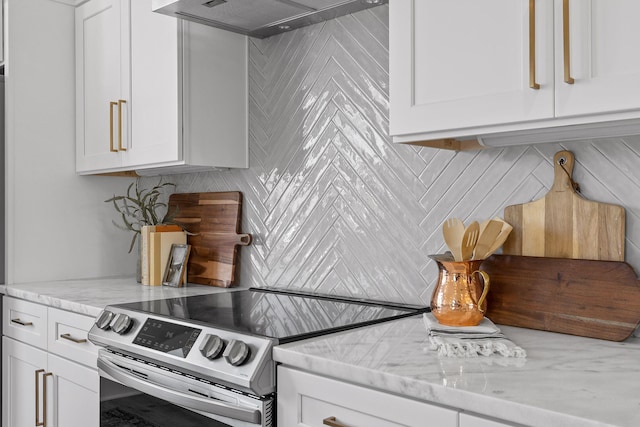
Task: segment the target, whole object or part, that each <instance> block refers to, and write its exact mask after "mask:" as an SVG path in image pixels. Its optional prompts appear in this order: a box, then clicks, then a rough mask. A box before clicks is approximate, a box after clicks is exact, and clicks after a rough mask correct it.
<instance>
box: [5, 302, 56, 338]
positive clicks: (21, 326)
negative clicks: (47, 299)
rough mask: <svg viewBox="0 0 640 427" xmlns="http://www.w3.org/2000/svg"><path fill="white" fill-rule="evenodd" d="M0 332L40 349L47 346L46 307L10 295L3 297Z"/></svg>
mask: <svg viewBox="0 0 640 427" xmlns="http://www.w3.org/2000/svg"><path fill="white" fill-rule="evenodd" d="M2 313H3V314H2V316H3V318H2V333H3V334H4V335H6V336H8V337H11V338H14V339H16V340H18V341H22V342H24V343H27V344H31V345H33V346H35V347H39V348H42V349H46V348H47V307H46V306H44V305H40V304H36V303H33V302H29V301H23V300H19V299H15V298H11V297H5V298H3V310H2Z"/></svg>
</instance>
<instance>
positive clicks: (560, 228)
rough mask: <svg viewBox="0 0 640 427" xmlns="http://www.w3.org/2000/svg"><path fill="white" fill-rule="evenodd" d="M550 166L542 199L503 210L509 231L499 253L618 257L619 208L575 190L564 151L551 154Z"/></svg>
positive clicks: (571, 162)
mask: <svg viewBox="0 0 640 427" xmlns="http://www.w3.org/2000/svg"><path fill="white" fill-rule="evenodd" d="M553 164H554V181H553V186H552V187H551V190H549V192H548V193H547V194H546V195H545V196H544V197H543V198H541V199H538V200H535V201H533V202H530V203H524V204H520V205H513V206H507V207H506V208H505V210H504V218H505V220H506V221H507V222H508V223H509V224H511V225H512V226H513V231H512V232H511V234H510V235H509V238H508V239H507V241H506V242H505V243H504V246H503V250H502V253H503V254H508V255H524V256H537V257H555V258H573V259H589V260H606V261H624V243H625V211H624V208H623V207H622V206H618V205H613V204H608V203H598V202H594V201H591V200H586V199H584V198H583V197H582V196H580V195H579V194H578V193H576V191H575V190H574V189H573V185H572V180H571V176H572V173H573V166H574V157H573V154H572V153H571V152H570V151H559V152H558V153H556V155H555V156H554V158H553ZM563 166H564V169H563Z"/></svg>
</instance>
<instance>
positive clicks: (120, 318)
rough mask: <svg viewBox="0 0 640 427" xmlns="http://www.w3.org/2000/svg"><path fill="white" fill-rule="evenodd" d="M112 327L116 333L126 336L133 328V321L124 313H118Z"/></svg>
mask: <svg viewBox="0 0 640 427" xmlns="http://www.w3.org/2000/svg"><path fill="white" fill-rule="evenodd" d="M110 326H111V329H113V331H114V332H115V333H117V334H120V335H124V334H126V333H127V332H129V330H130V329H131V327H132V326H133V320H132V319H131V318H130V317H129V316H127V315H126V314H124V313H118V314H116V315H115V316H114V318H113V320H112V321H111V324H110Z"/></svg>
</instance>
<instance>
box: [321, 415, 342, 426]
mask: <svg viewBox="0 0 640 427" xmlns="http://www.w3.org/2000/svg"><path fill="white" fill-rule="evenodd" d="M322 424H323V425H325V426H329V427H347V426H346V425H344V424H342V423H341V422H338V420H337V419H336V417H327V418H325V419H324V420H322Z"/></svg>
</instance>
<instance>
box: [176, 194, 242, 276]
mask: <svg viewBox="0 0 640 427" xmlns="http://www.w3.org/2000/svg"><path fill="white" fill-rule="evenodd" d="M169 211H170V212H177V213H176V216H175V218H174V221H175V222H176V223H177V224H180V225H182V226H183V227H184V229H185V230H187V231H188V232H190V233H192V234H190V235H188V236H187V243H188V244H190V245H191V253H190V255H189V261H188V263H187V280H188V282H189V283H198V284H201V285H210V286H220V287H224V288H227V287H230V286H232V285H233V284H234V282H235V270H236V265H237V263H238V246H247V245H249V244H250V243H251V240H252V237H251V235H250V234H242V233H241V232H240V219H241V218H242V193H240V192H237V191H229V192H220V193H175V194H172V195H171V196H169Z"/></svg>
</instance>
